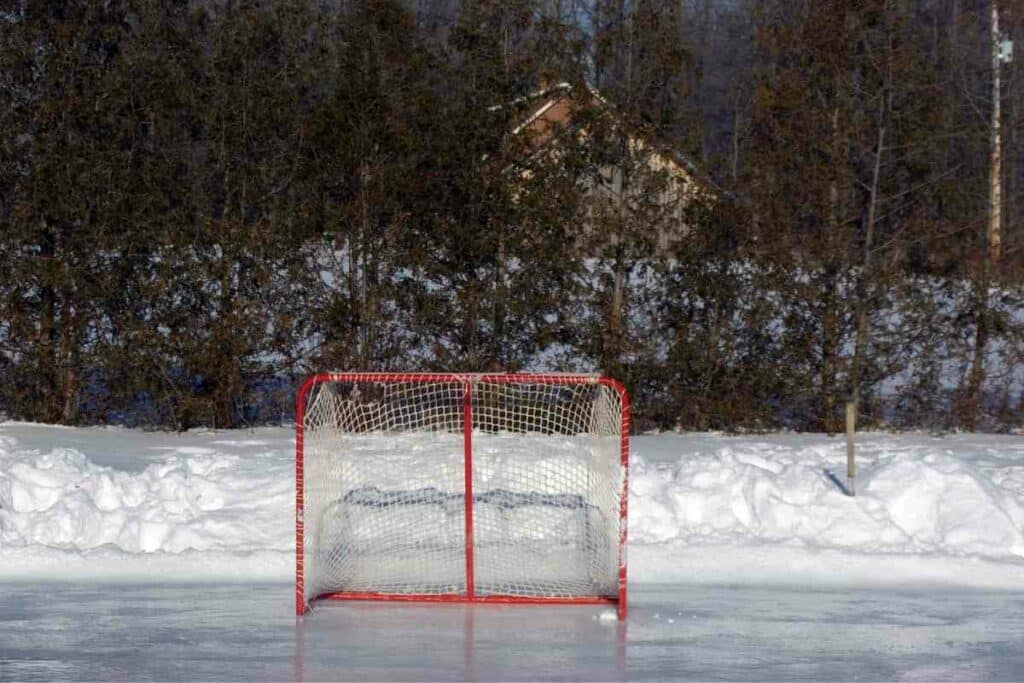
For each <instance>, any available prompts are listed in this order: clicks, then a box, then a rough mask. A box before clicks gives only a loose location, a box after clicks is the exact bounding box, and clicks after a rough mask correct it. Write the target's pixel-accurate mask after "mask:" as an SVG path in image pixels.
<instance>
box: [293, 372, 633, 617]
mask: <svg viewBox="0 0 1024 683" xmlns="http://www.w3.org/2000/svg"><path fill="white" fill-rule="evenodd" d="M467 391H468V395H469V399H468V401H469V404H470V408H471V415H472V418H471V419H472V424H471V434H470V435H469V438H468V439H467V435H466V431H467V430H466V423H465V416H466V413H467V411H466V402H467ZM622 410H623V406H622V404H621V398H620V396H619V393H618V392H617V391H616V390H615V389H614V388H612V387H610V386H607V385H605V384H602V383H599V382H597V381H596V380H587V379H586V378H583V379H581V380H579V381H573V382H559V383H552V382H540V381H537V382H534V381H530V380H529V379H522V380H518V379H517V380H509V379H507V378H505V379H501V378H498V379H494V380H488V379H486V378H462V377H459V376H452V378H451V379H450V380H445V381H422V380H415V379H414V380H412V381H409V380H408V378H406V380H405V381H401V380H400V379H391V378H388V379H383V380H381V379H374V380H364V381H328V382H320V383H317V384H316V385H315V386H314V387H313V389H312V390H311V392H310V394H309V395H308V397H307V400H306V410H305V416H304V418H303V423H302V427H303V445H302V452H301V456H300V457H301V459H302V469H303V494H304V495H303V498H304V503H303V506H302V507H303V509H302V520H303V526H304V530H303V537H302V544H301V556H300V559H301V560H302V565H303V574H304V582H303V583H304V586H303V598H304V600H305V601H306V602H307V603H308V602H309V601H310V600H312V599H314V598H315V597H317V596H321V595H325V594H337V593H343V594H376V595H379V594H394V595H396V596H402V595H406V596H415V595H419V596H430V595H435V596H436V595H454V596H460V595H461V596H466V595H473V596H509V597H513V598H524V599H530V598H543V599H556V598H576V597H582V596H592V597H600V596H606V597H614V596H616V595H617V594H618V576H619V564H620V531H621V529H622V525H623V524H624V519H623V518H622V515H621V512H620V502H621V497H622V489H623V478H624V476H625V474H624V471H623V468H622V464H621V453H622ZM470 440H471V444H472V445H471V450H470V463H471V467H470V472H471V495H470V496H467V495H466V493H467V487H466V472H467V467H466V460H467V456H466V453H467V451H466V449H467V442H468V441H470ZM467 513H468V514H469V515H470V516H471V519H472V524H471V532H472V533H471V538H472V541H471V545H470V547H469V548H468V549H467V535H468V534H467V531H468V530H467V524H466V519H467ZM468 572H472V577H473V578H472V583H471V584H469V583H468V582H467V573H468Z"/></svg>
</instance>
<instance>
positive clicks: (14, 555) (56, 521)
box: [0, 423, 1024, 588]
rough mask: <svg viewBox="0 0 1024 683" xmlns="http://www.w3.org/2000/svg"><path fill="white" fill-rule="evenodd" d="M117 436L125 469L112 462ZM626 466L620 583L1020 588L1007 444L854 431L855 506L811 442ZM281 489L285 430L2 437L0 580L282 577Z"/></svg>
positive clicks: (724, 448) (695, 444)
mask: <svg viewBox="0 0 1024 683" xmlns="http://www.w3.org/2000/svg"><path fill="white" fill-rule="evenodd" d="M126 440H127V441H129V442H130V443H132V444H133V446H132V447H133V448H135V449H137V450H138V453H139V455H138V457H136V458H135V459H131V458H130V457H129V456H128V455H127V454H125V453H120V454H119V455H117V457H114V456H113V455H111V453H112V452H114V451H118V450H119V449H123V444H124V443H125V442H126ZM633 453H634V455H633V459H632V464H631V473H630V501H629V504H630V577H631V580H633V581H641V582H698V583H709V582H710V583H715V582H717V583H747V582H756V583H780V582H781V583H797V584H800V583H850V582H856V583H863V582H870V583H900V582H913V581H917V582H920V581H921V580H926V581H933V582H942V583H957V584H962V585H984V586H989V587H1007V588H1012V587H1019V586H1021V585H1024V439H1021V438H1019V437H998V436H979V437H965V436H953V437H947V438H943V439H937V438H933V437H930V436H927V435H899V436H890V435H884V434H871V435H865V436H864V437H863V439H862V440H861V443H860V445H859V451H858V453H859V460H858V462H859V467H860V475H861V476H860V477H859V478H858V481H857V494H858V495H857V497H856V498H850V497H848V496H846V495H844V494H843V493H842V491H841V490H840V488H839V486H838V485H837V480H838V481H842V476H841V473H842V472H843V471H844V466H843V451H842V443H841V441H839V440H836V439H830V438H828V437H824V436H821V435H786V434H780V435H770V436H766V437H756V438H753V437H725V436H719V435H708V434H696V435H674V434H670V435H662V436H656V437H655V436H642V437H638V438H635V439H634V446H633ZM101 462H102V463H107V464H99V463H101ZM831 473H835V475H834V476H833V475H832V474H831ZM293 487H294V476H293V453H292V451H291V435H290V432H289V430H287V429H279V430H260V432H259V433H251V432H243V433H228V432H219V433H216V432H210V433H205V434H196V433H193V434H189V435H185V436H184V437H181V436H178V435H174V434H165V433H143V432H131V431H128V430H102V429H99V430H98V429H63V428H51V427H41V426H38V425H24V424H18V423H4V424H0V577H8V578H9V577H32V578H33V579H36V580H38V579H40V578H45V577H48V576H52V577H59V578H66V577H68V576H76V577H95V578H111V577H126V576H135V577H147V576H159V577H160V579H161V580H167V579H168V578H172V577H173V578H178V579H204V578H210V579H219V578H225V577H238V578H244V579H246V580H254V579H287V578H288V577H290V575H291V572H292V570H293V567H294V561H293V556H292V553H293V548H294V536H293V534H294V528H293V509H294V508H293V505H294V498H293V496H294V489H293Z"/></svg>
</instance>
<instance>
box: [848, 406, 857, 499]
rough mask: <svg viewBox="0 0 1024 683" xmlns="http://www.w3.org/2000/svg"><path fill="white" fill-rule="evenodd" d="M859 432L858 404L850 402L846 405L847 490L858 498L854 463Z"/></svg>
mask: <svg viewBox="0 0 1024 683" xmlns="http://www.w3.org/2000/svg"><path fill="white" fill-rule="evenodd" d="M855 431H857V404H856V403H855V402H854V401H850V402H849V403H847V404H846V488H847V490H848V491H849V493H850V495H851V496H856V495H857V491H856V486H855V484H854V481H855V479H856V477H857V465H856V464H855V463H854V461H853V433H854V432H855Z"/></svg>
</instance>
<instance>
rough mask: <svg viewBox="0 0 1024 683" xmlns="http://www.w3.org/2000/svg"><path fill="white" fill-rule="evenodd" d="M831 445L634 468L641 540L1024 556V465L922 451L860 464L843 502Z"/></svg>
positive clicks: (724, 450) (635, 530)
mask: <svg viewBox="0 0 1024 683" xmlns="http://www.w3.org/2000/svg"><path fill="white" fill-rule="evenodd" d="M837 473H845V466H843V467H840V462H839V460H838V459H837V458H836V448H835V446H833V445H815V446H812V447H810V448H788V449H787V448H780V447H774V448H773V447H772V446H771V445H770V444H765V447H764V449H762V450H760V452H757V451H751V450H746V449H744V450H737V449H736V448H734V447H733V446H731V445H730V444H729V441H728V439H723V442H722V446H721V448H720V449H719V450H718V452H716V453H713V454H711V455H709V456H704V457H699V458H695V457H690V458H687V457H683V458H681V459H680V460H678V461H677V462H676V463H674V464H671V465H665V464H663V463H659V464H655V465H651V464H649V463H648V462H647V461H646V460H645V458H644V457H643V455H642V454H640V455H638V456H637V457H636V458H635V459H634V462H633V465H632V475H633V476H632V491H631V496H630V525H631V530H632V532H631V536H632V539H633V540H634V541H635V542H638V543H640V544H647V543H665V542H676V543H681V544H686V545H694V544H710V545H715V544H735V543H737V542H746V543H749V542H758V543H771V544H774V545H789V546H802V547H811V548H831V549H842V550H852V551H857V552H860V553H885V554H892V553H895V554H906V553H914V554H934V555H951V556H975V557H981V558H988V559H1005V560H1014V561H1016V560H1020V559H1022V558H1024V486H1022V484H1024V461H1022V462H1020V463H1019V464H1018V463H1013V464H1004V465H1003V466H1002V467H995V468H984V467H981V466H979V465H977V464H974V463H972V462H970V461H967V460H965V459H962V458H958V457H957V456H956V455H955V454H953V453H950V452H948V451H947V452H941V451H936V450H933V449H932V448H930V447H928V446H924V445H922V446H920V447H918V448H912V449H908V450H902V451H900V452H896V453H892V454H885V455H882V456H881V457H877V458H875V459H874V460H873V462H871V463H870V464H867V465H866V466H863V467H862V468H861V476H860V477H859V478H858V479H859V480H858V481H857V497H856V498H851V497H848V496H846V495H843V493H842V491H841V489H840V487H839V482H842V481H844V478H845V477H844V475H840V474H837Z"/></svg>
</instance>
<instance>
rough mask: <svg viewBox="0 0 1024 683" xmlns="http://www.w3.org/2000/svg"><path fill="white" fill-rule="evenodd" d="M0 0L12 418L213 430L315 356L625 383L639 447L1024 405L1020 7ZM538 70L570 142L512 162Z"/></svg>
mask: <svg viewBox="0 0 1024 683" xmlns="http://www.w3.org/2000/svg"><path fill="white" fill-rule="evenodd" d="M15 4H17V5H18V7H17V8H13V9H10V10H8V11H7V13H6V14H0V41H2V42H0V414H6V415H7V416H10V417H13V418H17V419H30V420H43V421H49V422H62V423H68V424H72V423H103V422H123V423H129V424H142V425H151V426H172V427H175V428H188V427H192V426H200V425H206V426H216V427H222V426H238V425H242V424H252V423H256V422H267V421H277V420H281V419H287V418H288V417H289V416H290V411H291V400H292V396H293V392H294V387H295V383H296V381H297V378H299V377H302V376H304V375H306V374H307V373H309V372H311V371H314V370H322V369H381V370H386V369H395V370H398V369H401V370H425V369H439V370H496V369H504V370H510V371H517V370H538V369H546V370H559V371H564V370H588V371H589V370H601V371H604V372H607V373H610V374H613V375H616V376H619V377H621V378H622V379H623V380H625V381H626V383H627V384H628V385H629V387H630V389H631V391H632V393H633V395H634V402H635V405H636V408H635V409H636V413H637V415H636V417H637V419H636V423H637V425H638V426H639V428H642V429H646V428H655V427H657V428H672V427H684V428H702V429H707V428H715V429H745V428H764V427H772V426H778V425H783V426H790V427H794V428H800V429H835V428H836V427H837V426H838V424H839V419H840V416H841V412H842V409H843V405H844V404H845V403H846V402H847V401H848V400H851V399H852V400H855V401H857V402H858V404H859V405H860V407H861V413H862V415H863V416H864V419H866V420H867V421H868V422H870V423H874V424H879V425H882V424H892V425H896V426H901V427H929V428H948V427H955V426H959V427H963V428H967V429H975V428H1015V427H1017V426H1018V425H1019V423H1020V420H1021V418H1022V417H1024V415H1022V412H1024V396H1022V390H1024V298H1022V296H1021V288H1020V287H1019V285H1018V278H1019V274H1020V273H1021V265H1022V254H1024V252H1022V251H1021V250H1020V249H1018V247H1017V245H1018V244H1019V243H1020V240H1021V238H1022V237H1024V234H1022V232H1021V225H1022V220H1024V204H1022V201H1021V182H1022V181H1024V167H1022V162H1024V146H1022V145H1021V143H1020V136H1021V135H1022V134H1024V111H1022V109H1024V106H1022V105H1024V92H1022V91H1024V77H1022V76H1021V68H1020V63H1021V61H1022V59H1021V58H1018V59H1017V60H1016V61H1007V60H1000V59H999V58H998V55H995V56H994V55H993V50H994V49H997V50H998V49H999V46H998V43H1001V42H1002V38H1003V35H1005V36H1006V37H1007V38H1012V37H1015V36H1016V37H1017V39H1018V41H1019V40H1021V39H1022V38H1021V36H1022V33H1024V32H1022V30H1021V29H1022V21H1024V7H1022V6H1021V5H1020V4H1019V2H1017V0H1000V2H999V3H996V2H994V0H859V1H857V2H849V1H848V0H807V1H805V2H799V1H798V2H793V1H792V0H731V1H728V2H712V1H711V0H645V1H644V2H640V0H632V1H627V0H560V1H555V2H553V1H551V0H510V1H509V2H500V3H497V2H483V1H479V0H416V1H413V0H358V1H357V0H353V1H349V2H346V1H345V0H326V1H325V0H318V1H316V0H288V1H287V2H284V1H281V2H278V1H277V0H262V1H255V2H241V1H237V2H236V1H231V0H192V1H190V2H175V3H145V2H133V1H128V0H112V1H110V2H105V3H95V2H82V3H77V2H76V3H66V2H33V1H32V0H29V1H28V2H23V3H15ZM999 5H1001V6H999ZM994 10H995V11H996V12H997V15H998V18H999V20H1000V21H1001V24H1002V26H1001V31H1002V35H1000V34H993V32H992V22H993V11H994ZM995 64H999V70H1000V75H1001V78H1002V83H1001V86H1000V89H999V91H998V98H999V102H1000V104H1001V111H1000V112H997V116H998V118H994V117H993V109H994V100H993V90H992V88H993V77H994V74H995V70H996V68H995ZM563 81H564V82H568V83H570V84H573V86H574V87H573V89H572V93H574V95H573V96H574V97H575V98H576V99H577V100H578V102H577V104H578V107H579V111H580V114H579V117H580V119H579V120H581V121H585V122H586V125H587V134H586V135H569V136H566V137H565V139H566V140H568V142H566V143H564V145H563V147H562V148H560V151H559V153H558V154H547V155H537V154H536V153H535V152H534V150H533V148H532V147H531V142H530V140H529V139H528V138H527V137H525V136H522V135H516V134H515V133H514V130H515V129H516V125H517V124H518V123H520V122H521V121H522V117H523V116H524V114H525V112H527V111H529V107H530V94H531V93H536V92H538V91H539V90H541V89H543V88H544V87H545V86H546V85H548V84H551V83H558V82H563ZM588 85H589V86H593V87H594V88H596V90H597V91H598V92H600V94H601V95H602V97H603V99H604V101H603V102H601V101H599V100H595V99H594V98H590V97H588V96H587V93H589V92H590V91H589V90H588V87H587V86H588ZM995 121H998V122H999V126H998V129H999V131H1000V137H999V138H998V139H997V138H996V137H995V136H994V131H995V130H996V126H995V125H994V124H995ZM634 139H640V140H643V141H645V142H646V144H645V145H642V146H639V147H638V146H637V145H635V144H632V143H631V142H630V141H631V140H634ZM996 142H999V144H1000V145H1001V150H1002V158H1001V160H999V164H998V165H994V163H993V154H992V151H993V149H994V147H995V143H996ZM656 150H661V151H665V150H671V151H672V153H674V154H679V155H683V156H685V157H688V158H689V159H690V160H692V161H693V162H694V166H695V168H696V169H699V171H698V175H699V176H701V180H702V182H703V183H705V184H706V187H708V188H709V190H710V192H711V193H712V195H713V196H714V197H715V200H714V201H709V202H692V201H689V200H686V199H684V198H680V197H675V198H672V197H669V198H666V193H665V191H664V190H665V187H666V185H665V183H666V178H665V177H664V172H659V171H657V170H652V167H651V164H650V163H649V161H650V158H649V157H650V155H651V154H653V153H654V152H655V151H656ZM645 157H646V158H645ZM609 167H614V168H617V169H619V171H620V173H619V175H618V176H617V178H618V180H617V182H618V183H619V184H620V187H619V190H620V192H619V194H618V195H615V194H612V195H605V194H599V193H595V192H594V191H593V190H594V187H595V184H596V183H598V182H599V181H600V179H601V177H602V174H604V173H606V171H607V169H608V168H609ZM993 169H997V171H996V173H995V177H998V179H999V181H1000V182H999V190H1000V191H1001V194H996V195H994V194H993V192H994V190H993V183H992V180H993V177H994V176H993ZM627 187H628V189H623V188H627ZM616 197H617V199H616ZM673 202H675V203H676V204H677V205H673ZM994 221H995V222H994ZM666 233H668V234H676V235H679V234H685V237H684V238H682V239H673V240H670V241H669V242H668V243H667V244H666V243H664V241H659V239H658V235H663V234H666Z"/></svg>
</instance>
